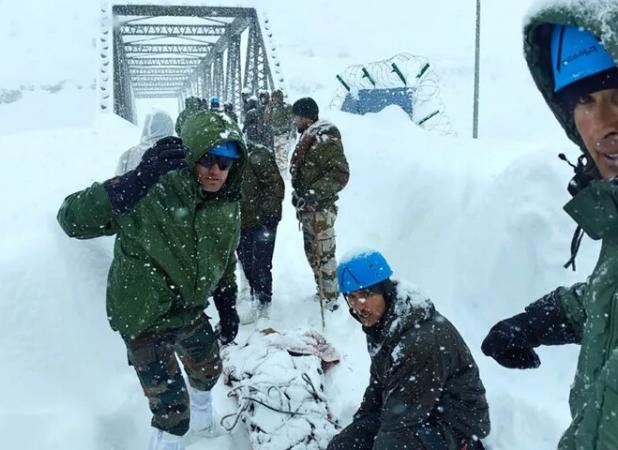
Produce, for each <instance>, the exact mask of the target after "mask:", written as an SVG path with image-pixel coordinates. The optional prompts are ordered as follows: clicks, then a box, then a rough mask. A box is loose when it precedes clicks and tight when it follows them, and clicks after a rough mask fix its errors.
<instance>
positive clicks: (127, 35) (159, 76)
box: [112, 5, 274, 120]
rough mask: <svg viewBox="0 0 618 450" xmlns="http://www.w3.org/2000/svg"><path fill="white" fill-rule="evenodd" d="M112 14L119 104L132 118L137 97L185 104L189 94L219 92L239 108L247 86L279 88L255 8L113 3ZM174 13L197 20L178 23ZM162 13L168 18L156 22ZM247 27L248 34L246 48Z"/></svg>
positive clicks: (115, 74) (120, 110)
mask: <svg viewBox="0 0 618 450" xmlns="http://www.w3.org/2000/svg"><path fill="white" fill-rule="evenodd" d="M112 13H113V15H114V16H115V19H116V20H114V21H113V22H114V23H116V24H117V25H116V26H115V27H114V29H113V31H114V33H113V37H114V44H115V45H114V49H115V50H118V51H117V52H115V53H116V54H117V57H116V54H115V56H114V98H115V103H114V106H115V108H114V109H115V112H117V113H119V114H120V115H122V116H123V117H126V118H128V119H129V120H131V118H130V117H128V116H125V115H123V114H125V113H126V111H127V108H126V107H124V109H123V105H124V104H125V103H127V102H129V103H132V99H133V98H147V97H157V98H163V97H165V98H169V97H170V96H176V97H177V98H178V100H179V103H180V102H181V101H182V100H183V99H184V98H186V97H187V96H189V95H198V96H201V97H206V96H210V95H218V96H220V97H221V98H222V100H225V101H230V102H233V103H234V104H235V105H236V107H237V108H239V107H240V92H241V90H242V88H243V87H245V86H246V87H249V88H250V89H251V90H252V91H254V92H255V91H257V90H258V89H269V88H270V89H272V88H274V83H273V77H272V74H271V71H270V67H269V60H268V57H267V52H266V46H265V45H264V40H263V37H262V32H261V29H260V23H259V20H258V16H257V12H256V10H255V9H254V8H241V7H214V6H186V5H183V6H166V5H114V6H112ZM164 17H165V18H166V19H163V18H164ZM169 17H188V18H190V21H191V22H192V23H191V24H189V23H186V24H183V23H179V24H173V23H170V22H172V21H173V20H171V19H169ZM158 18H161V19H162V20H164V22H162V23H155V22H156V20H157V19H158ZM196 21H200V22H202V23H195V22H196ZM159 22H161V20H159ZM245 32H248V34H249V38H248V40H247V47H246V49H244V51H243V49H242V48H241V46H242V44H241V42H243V41H242V39H241V38H242V35H243V33H245ZM136 37H137V38H139V39H135V38H136ZM205 38H211V39H212V38H214V40H212V41H209V40H207V39H205ZM243 58H244V59H245V61H243ZM243 66H244V69H245V73H244V76H243V74H242V70H241V69H242V67H243ZM117 93H119V94H121V96H119V97H118V99H117V101H116V97H117V95H116V94H117ZM129 109H131V108H129Z"/></svg>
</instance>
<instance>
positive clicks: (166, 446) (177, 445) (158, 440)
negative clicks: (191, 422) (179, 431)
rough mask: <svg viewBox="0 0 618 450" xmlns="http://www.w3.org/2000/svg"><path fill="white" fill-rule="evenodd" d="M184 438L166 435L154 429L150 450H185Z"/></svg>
mask: <svg viewBox="0 0 618 450" xmlns="http://www.w3.org/2000/svg"><path fill="white" fill-rule="evenodd" d="M185 449H186V447H185V444H184V442H183V438H182V436H176V435H175V434H170V433H166V432H165V431H163V430H159V429H156V428H155V429H154V430H153V432H152V437H151V438H150V444H149V445H148V450H185Z"/></svg>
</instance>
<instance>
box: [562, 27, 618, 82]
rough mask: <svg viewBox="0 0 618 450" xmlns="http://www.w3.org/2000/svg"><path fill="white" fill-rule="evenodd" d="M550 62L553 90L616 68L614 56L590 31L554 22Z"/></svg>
mask: <svg viewBox="0 0 618 450" xmlns="http://www.w3.org/2000/svg"><path fill="white" fill-rule="evenodd" d="M551 63H552V71H553V74H554V92H558V91H559V90H561V89H562V88H564V87H566V86H569V85H570V84H573V83H575V82H577V81H580V80H582V79H584V78H587V77H589V76H591V75H595V74H597V73H600V72H603V71H605V70H608V69H611V68H614V67H616V62H615V61H614V58H612V56H611V55H610V54H609V53H608V52H607V50H606V49H605V47H603V44H602V43H601V42H600V41H599V39H598V38H597V37H596V36H595V35H594V34H592V33H590V32H589V31H586V30H582V29H581V28H578V27H575V26H571V25H554V29H553V31H552V35H551Z"/></svg>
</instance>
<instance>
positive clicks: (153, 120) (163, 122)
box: [116, 111, 174, 175]
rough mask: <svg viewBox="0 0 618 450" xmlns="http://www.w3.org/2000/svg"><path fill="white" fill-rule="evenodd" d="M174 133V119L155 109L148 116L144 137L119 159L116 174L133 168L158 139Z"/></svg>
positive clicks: (143, 132) (143, 131)
mask: <svg viewBox="0 0 618 450" xmlns="http://www.w3.org/2000/svg"><path fill="white" fill-rule="evenodd" d="M173 134H174V121H173V120H172V118H171V117H170V116H169V114H168V113H166V112H165V111H155V112H152V113H149V114H148V115H147V116H146V121H145V122H144V129H143V130H142V137H141V139H140V141H139V144H137V145H136V146H134V147H131V148H130V149H128V150H127V151H125V152H124V153H123V154H122V155H121V156H120V159H119V161H118V167H117V168H116V175H122V174H123V173H126V172H128V171H129V170H133V169H135V168H136V167H137V165H138V164H139V163H140V161H141V160H142V156H144V153H145V152H146V150H148V149H149V148H150V147H152V146H153V145H154V144H155V143H156V142H157V141H158V140H160V139H163V138H164V137H167V136H172V135H173Z"/></svg>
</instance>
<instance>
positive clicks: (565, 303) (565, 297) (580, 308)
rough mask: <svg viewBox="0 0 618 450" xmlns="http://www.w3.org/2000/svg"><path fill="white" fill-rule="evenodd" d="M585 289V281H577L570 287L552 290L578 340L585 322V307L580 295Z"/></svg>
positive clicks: (586, 286) (586, 287)
mask: <svg viewBox="0 0 618 450" xmlns="http://www.w3.org/2000/svg"><path fill="white" fill-rule="evenodd" d="M587 289H588V284H587V283H577V284H574V285H573V286H571V287H570V288H565V287H559V288H558V289H556V290H555V291H554V293H555V294H556V296H557V297H558V300H559V302H560V306H561V307H562V312H563V313H564V315H565V316H566V319H567V320H568V321H569V323H570V324H571V326H572V327H573V330H574V331H575V333H576V334H577V336H578V337H579V338H580V340H581V336H582V333H583V329H584V323H586V308H585V307H584V304H583V302H582V297H583V296H584V293H585V292H586V290H587Z"/></svg>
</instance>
